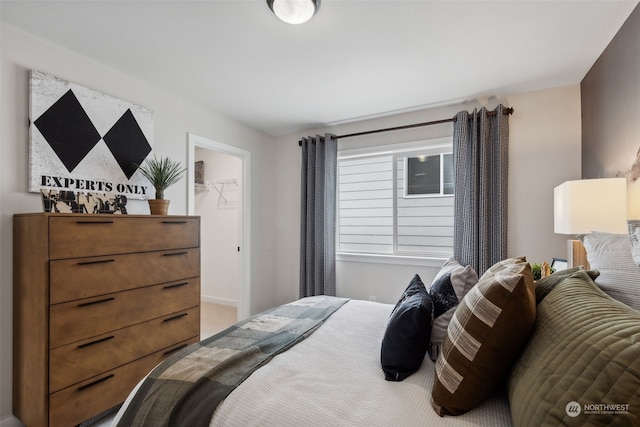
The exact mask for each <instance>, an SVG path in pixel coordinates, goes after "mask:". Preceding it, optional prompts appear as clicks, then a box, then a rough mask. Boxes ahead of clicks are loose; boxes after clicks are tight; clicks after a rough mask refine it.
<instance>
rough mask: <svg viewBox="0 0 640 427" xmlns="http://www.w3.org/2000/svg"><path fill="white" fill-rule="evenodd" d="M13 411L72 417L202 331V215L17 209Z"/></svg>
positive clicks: (30, 418) (97, 407)
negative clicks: (21, 212) (94, 213)
mask: <svg viewBox="0 0 640 427" xmlns="http://www.w3.org/2000/svg"><path fill="white" fill-rule="evenodd" d="M13 230H14V251H13V253H14V273H13V274H14V345H13V352H14V357H13V360H14V372H13V381H14V383H13V387H14V392H13V411H14V414H15V415H16V416H17V417H18V418H20V419H21V420H22V422H23V423H25V424H26V425H28V426H72V425H77V424H79V423H81V422H82V421H84V420H86V419H88V418H91V417H92V416H94V415H96V414H99V413H101V412H103V411H105V410H107V409H109V408H111V407H113V406H115V405H118V404H120V403H122V402H123V401H124V400H125V398H126V396H127V394H128V393H129V392H130V391H131V389H132V388H133V387H134V386H135V384H136V383H137V382H138V381H140V379H141V378H142V377H144V375H145V374H146V373H147V372H148V371H149V370H150V369H151V368H153V367H154V366H155V365H156V364H157V363H159V362H160V361H161V360H163V359H165V358H166V357H168V355H170V354H172V353H173V352H175V351H176V350H179V349H181V348H183V347H185V346H187V345H188V344H191V343H194V342H197V341H198V340H199V339H200V218H199V217H193V216H152V217H150V216H146V215H144V216H142V215H127V216H114V215H73V214H50V213H39V214H18V215H15V216H14V220H13Z"/></svg>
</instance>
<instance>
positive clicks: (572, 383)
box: [508, 271, 640, 426]
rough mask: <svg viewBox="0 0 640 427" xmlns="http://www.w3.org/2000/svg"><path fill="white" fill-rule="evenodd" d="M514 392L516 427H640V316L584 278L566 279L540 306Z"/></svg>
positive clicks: (519, 363) (582, 273)
mask: <svg viewBox="0 0 640 427" xmlns="http://www.w3.org/2000/svg"><path fill="white" fill-rule="evenodd" d="M508 388H509V403H510V406H511V416H512V418H513V422H514V425H516V426H543V425H545V426H556V425H566V426H587V425H589V426H601V425H602V426H604V425H607V426H611V425H621V426H623V425H624V426H637V425H640V403H639V402H640V312H638V311H636V310H634V309H632V308H630V307H628V306H626V305H625V304H623V303H621V302H619V301H616V300H614V299H613V298H611V297H610V296H608V295H607V294H605V293H604V292H603V291H602V290H601V289H600V288H599V287H598V286H597V285H596V284H595V283H594V282H593V280H592V279H591V277H589V274H588V273H587V272H586V271H576V272H575V273H573V274H572V275H570V276H568V277H565V278H564V279H563V280H562V281H560V282H559V283H557V284H556V286H555V287H554V289H553V290H552V291H551V292H550V293H549V294H548V295H547V296H546V298H544V300H543V301H542V302H541V303H540V304H539V305H538V313H537V320H536V326H535V329H534V332H533V334H532V336H531V339H530V340H529V343H528V344H527V346H526V348H525V349H524V351H523V353H522V355H521V356H520V358H519V360H518V361H517V363H516V364H515V366H514V368H513V372H512V374H511V376H510V378H509V385H508Z"/></svg>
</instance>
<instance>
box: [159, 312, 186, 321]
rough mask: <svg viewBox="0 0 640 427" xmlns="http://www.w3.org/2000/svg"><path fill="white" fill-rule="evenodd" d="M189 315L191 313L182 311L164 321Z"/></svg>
mask: <svg viewBox="0 0 640 427" xmlns="http://www.w3.org/2000/svg"><path fill="white" fill-rule="evenodd" d="M188 315H189V313H180V314H178V315H175V316H172V317H168V318H166V319H164V320H163V322H170V321H172V320H176V319H180V318H182V317H184V316H188Z"/></svg>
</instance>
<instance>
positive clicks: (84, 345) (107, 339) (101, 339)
mask: <svg viewBox="0 0 640 427" xmlns="http://www.w3.org/2000/svg"><path fill="white" fill-rule="evenodd" d="M115 337H116V336H115V335H109V336H108V337H104V338H100V339H99V340H95V341H91V342H88V343H84V344H80V345H79V346H78V348H85V347H89V346H92V345H94V344H100V343H101V342H105V341H109V340H112V339H114V338H115Z"/></svg>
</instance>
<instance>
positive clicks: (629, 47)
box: [580, 5, 640, 209]
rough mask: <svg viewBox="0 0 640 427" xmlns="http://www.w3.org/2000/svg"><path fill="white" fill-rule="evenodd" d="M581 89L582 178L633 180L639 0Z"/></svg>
mask: <svg viewBox="0 0 640 427" xmlns="http://www.w3.org/2000/svg"><path fill="white" fill-rule="evenodd" d="M580 93H581V98H582V99H581V104H582V178H609V177H615V176H625V177H628V178H629V184H630V186H631V185H633V183H634V181H636V180H637V179H638V176H637V175H638V174H637V173H635V174H634V173H633V171H632V169H633V166H634V164H635V165H636V168H640V163H638V162H640V152H639V150H640V5H639V6H636V8H635V9H634V10H633V12H631V15H630V16H629V18H627V21H626V22H625V23H624V25H623V26H622V27H621V28H620V30H619V31H618V33H617V34H616V36H615V37H614V38H613V40H611V42H610V43H609V45H608V46H607V48H606V49H605V50H604V52H603V53H602V55H601V56H600V58H598V60H597V61H596V62H595V63H594V64H593V66H592V67H591V69H590V70H589V72H588V73H587V74H586V76H585V77H584V79H583V80H582V82H581V84H580ZM632 175H633V176H632ZM638 184H640V182H639V183H638ZM630 202H631V200H630ZM638 202H639V203H640V200H639V201H638ZM630 209H631V206H630ZM636 209H637V208H636Z"/></svg>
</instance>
